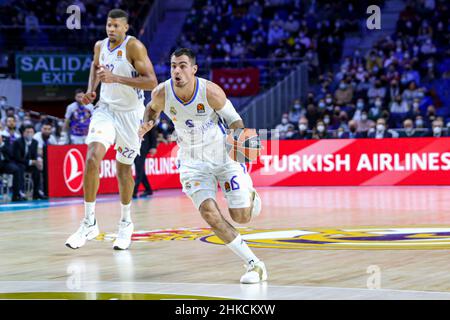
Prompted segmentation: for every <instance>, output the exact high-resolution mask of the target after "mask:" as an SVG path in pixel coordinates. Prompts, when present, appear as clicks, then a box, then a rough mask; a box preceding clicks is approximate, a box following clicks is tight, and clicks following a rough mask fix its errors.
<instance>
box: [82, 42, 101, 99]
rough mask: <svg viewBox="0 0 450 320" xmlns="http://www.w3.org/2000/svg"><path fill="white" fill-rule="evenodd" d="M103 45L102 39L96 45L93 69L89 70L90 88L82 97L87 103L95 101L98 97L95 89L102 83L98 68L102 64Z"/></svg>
mask: <svg viewBox="0 0 450 320" xmlns="http://www.w3.org/2000/svg"><path fill="white" fill-rule="evenodd" d="M101 46H102V42H101V41H97V42H96V43H95V46H94V59H93V61H92V63H91V69H90V71H89V82H88V88H87V90H86V94H85V95H84V96H83V98H82V102H83V103H84V104H85V105H86V104H89V103H93V102H94V101H95V98H96V97H97V93H96V92H95V90H97V87H98V85H99V84H100V79H99V77H98V74H97V69H98V67H99V66H100V49H101Z"/></svg>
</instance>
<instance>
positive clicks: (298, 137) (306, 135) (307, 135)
mask: <svg viewBox="0 0 450 320" xmlns="http://www.w3.org/2000/svg"><path fill="white" fill-rule="evenodd" d="M307 139H311V134H310V133H308V132H307V131H302V132H300V131H297V132H295V134H294V135H293V136H292V137H291V138H290V139H288V140H307Z"/></svg>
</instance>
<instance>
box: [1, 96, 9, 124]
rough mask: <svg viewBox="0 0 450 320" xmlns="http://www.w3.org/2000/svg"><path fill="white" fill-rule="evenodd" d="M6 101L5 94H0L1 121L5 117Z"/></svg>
mask: <svg viewBox="0 0 450 320" xmlns="http://www.w3.org/2000/svg"><path fill="white" fill-rule="evenodd" d="M7 103H8V98H6V97H5V96H0V119H1V120H2V121H3V119H5V118H6V110H7V108H8V106H7Z"/></svg>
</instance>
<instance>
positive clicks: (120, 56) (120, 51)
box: [117, 50, 122, 60]
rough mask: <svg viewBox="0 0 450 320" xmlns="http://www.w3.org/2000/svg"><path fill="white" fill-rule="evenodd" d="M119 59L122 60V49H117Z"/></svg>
mask: <svg viewBox="0 0 450 320" xmlns="http://www.w3.org/2000/svg"><path fill="white" fill-rule="evenodd" d="M117 60H122V50H119V51H117Z"/></svg>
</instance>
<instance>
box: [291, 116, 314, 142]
mask: <svg viewBox="0 0 450 320" xmlns="http://www.w3.org/2000/svg"><path fill="white" fill-rule="evenodd" d="M292 139H295V140H306V139H311V135H310V134H309V133H308V119H307V118H306V117H304V116H303V117H301V118H300V120H299V121H298V131H297V132H296V133H295V134H294V135H293V136H292Z"/></svg>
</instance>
